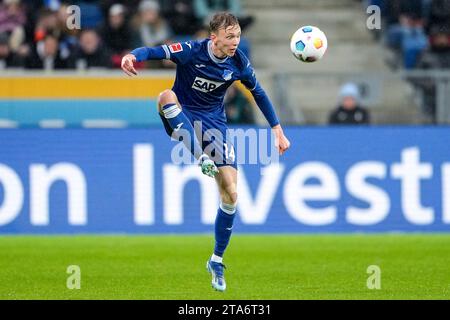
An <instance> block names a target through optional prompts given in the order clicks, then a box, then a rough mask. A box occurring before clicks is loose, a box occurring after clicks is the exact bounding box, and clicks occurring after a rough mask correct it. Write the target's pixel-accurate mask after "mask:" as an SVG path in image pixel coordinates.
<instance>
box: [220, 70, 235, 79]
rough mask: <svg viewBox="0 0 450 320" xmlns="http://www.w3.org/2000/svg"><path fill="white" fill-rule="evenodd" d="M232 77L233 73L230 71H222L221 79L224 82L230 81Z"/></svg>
mask: <svg viewBox="0 0 450 320" xmlns="http://www.w3.org/2000/svg"><path fill="white" fill-rule="evenodd" d="M232 76H233V71H231V70H224V71H223V75H222V77H223V79H224V80H225V81H229V80H231V77H232Z"/></svg>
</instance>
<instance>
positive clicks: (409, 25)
mask: <svg viewBox="0 0 450 320" xmlns="http://www.w3.org/2000/svg"><path fill="white" fill-rule="evenodd" d="M369 4H372V5H378V6H379V7H380V8H381V13H382V15H381V16H382V18H383V26H382V28H381V32H380V33H378V36H379V39H380V40H381V41H382V43H383V44H384V45H385V46H386V47H387V48H389V49H390V52H391V53H392V54H391V55H390V58H388V59H387V63H388V65H389V66H390V67H391V68H392V69H394V70H397V69H406V70H450V0H369ZM410 82H411V83H412V84H413V85H414V86H415V88H416V89H418V90H420V91H421V92H423V103H422V109H423V112H424V114H427V115H429V116H430V117H431V118H432V122H435V121H436V98H437V93H436V83H435V81H433V80H431V79H429V78H422V79H417V78H416V79H411V80H410Z"/></svg>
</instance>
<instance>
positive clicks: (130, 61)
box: [121, 53, 137, 77]
mask: <svg viewBox="0 0 450 320" xmlns="http://www.w3.org/2000/svg"><path fill="white" fill-rule="evenodd" d="M135 62H136V57H135V56H134V54H131V53H129V54H127V55H125V56H124V57H123V58H122V64H121V66H122V70H123V71H124V72H125V73H126V74H127V75H129V76H130V77H131V76H133V75H137V71H136V69H135V68H134V63H135Z"/></svg>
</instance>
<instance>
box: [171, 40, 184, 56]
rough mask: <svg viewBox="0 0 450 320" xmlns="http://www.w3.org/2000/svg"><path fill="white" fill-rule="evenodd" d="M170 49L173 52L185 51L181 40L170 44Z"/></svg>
mask: <svg viewBox="0 0 450 320" xmlns="http://www.w3.org/2000/svg"><path fill="white" fill-rule="evenodd" d="M169 50H170V52H172V53H177V52H181V51H183V46H182V45H181V43H179V42H178V43H172V44H171V45H169Z"/></svg>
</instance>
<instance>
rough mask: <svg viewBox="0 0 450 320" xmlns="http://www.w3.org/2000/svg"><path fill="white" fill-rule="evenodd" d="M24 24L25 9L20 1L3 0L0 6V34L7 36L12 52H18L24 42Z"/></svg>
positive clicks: (25, 19) (25, 20)
mask: <svg viewBox="0 0 450 320" xmlns="http://www.w3.org/2000/svg"><path fill="white" fill-rule="evenodd" d="M26 22H27V18H26V12H25V7H24V6H23V5H22V4H21V3H20V0H3V3H1V4H0V33H6V34H7V35H8V36H9V39H10V40H9V45H10V49H11V50H12V51H16V50H18V49H19V47H20V45H22V43H23V42H24V40H25V28H24V26H25V24H26Z"/></svg>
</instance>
